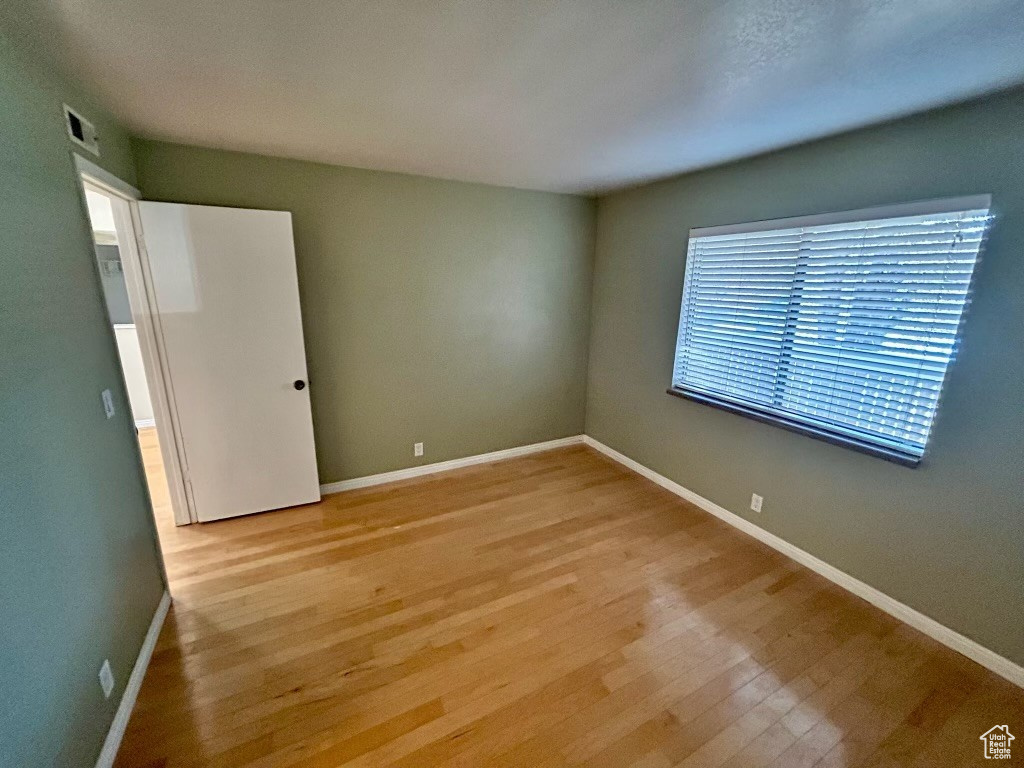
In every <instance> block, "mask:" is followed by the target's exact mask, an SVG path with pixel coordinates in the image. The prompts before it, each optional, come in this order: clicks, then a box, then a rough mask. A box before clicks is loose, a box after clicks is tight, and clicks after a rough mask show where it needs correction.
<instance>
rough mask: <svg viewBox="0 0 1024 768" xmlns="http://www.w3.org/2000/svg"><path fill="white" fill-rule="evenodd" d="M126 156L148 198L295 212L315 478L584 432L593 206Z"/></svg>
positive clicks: (304, 171) (266, 165) (260, 161)
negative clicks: (417, 447)
mask: <svg viewBox="0 0 1024 768" xmlns="http://www.w3.org/2000/svg"><path fill="white" fill-rule="evenodd" d="M133 147H134V153H135V159H136V163H137V168H138V173H139V185H140V187H141V189H142V192H143V195H144V196H145V197H146V198H147V199H150V200H174V201H179V202H188V203H200V204H206V205H226V206H238V207H246V208H271V209H281V210H287V211H291V212H292V215H293V226H294V229H295V246H296V260H297V263H298V273H299V293H300V297H301V301H302V315H303V323H304V327H305V336H306V357H307V359H308V361H309V376H310V380H311V382H312V383H311V386H310V393H311V395H312V401H313V424H314V429H315V432H316V445H317V457H318V462H319V468H320V477H321V482H332V481H338V480H345V479H349V478H353V477H360V476H363V475H369V474H375V473H378V472H386V471H389V470H394V469H400V468H405V467H410V466H414V465H416V464H426V463H433V462H437V461H444V460H447V459H454V458H458V457H463V456H470V455H473V454H478V453H484V452H487V451H494V450H498V449H501V448H510V447H513V446H517V445H524V444H527V443H535V442H538V441H542V440H550V439H553V438H558V437H565V436H567V435H577V434H580V432H582V431H583V418H584V407H585V386H586V356H587V340H588V328H589V302H590V282H591V265H592V260H593V227H594V208H595V205H594V202H593V201H592V200H588V199H584V198H580V197H573V196H569V195H556V194H549V193H543V192H527V191H522V190H514V189H507V188H500V187H490V186H483V185H479V184H466V183H461V182H452V181H441V180H437V179H429V178H424V177H418V176H407V175H402V174H395V173H383V172H378V171H365V170H358V169H353V168H342V167H337V166H330V165H320V164H315V163H306V162H299V161H295V160H285V159H279V158H269V157H262V156H258V155H248V154H242V153H235V152H222V151H216V150H207V149H199V148H195V147H186V146H180V145H173V144H166V143H159V142H152V141H142V140H140V141H136V142H135V143H134V145H133ZM421 441H422V442H425V443H426V446H425V448H426V452H425V455H424V456H423V457H422V458H421V459H415V458H413V455H412V453H413V451H412V446H413V443H414V442H421Z"/></svg>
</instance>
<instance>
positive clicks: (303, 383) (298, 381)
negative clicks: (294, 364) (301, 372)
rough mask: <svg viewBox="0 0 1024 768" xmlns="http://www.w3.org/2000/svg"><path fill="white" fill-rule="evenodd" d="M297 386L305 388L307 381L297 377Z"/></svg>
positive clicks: (297, 387)
mask: <svg viewBox="0 0 1024 768" xmlns="http://www.w3.org/2000/svg"><path fill="white" fill-rule="evenodd" d="M295 388H296V389H305V388H306V382H304V381H303V380H302V379H296V380H295Z"/></svg>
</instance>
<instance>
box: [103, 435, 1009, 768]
mask: <svg viewBox="0 0 1024 768" xmlns="http://www.w3.org/2000/svg"><path fill="white" fill-rule="evenodd" d="M148 463H152V462H148ZM165 522H166V521H165ZM160 533H161V536H162V540H163V543H164V549H165V557H166V560H167V566H168V570H169V575H170V578H171V581H172V594H173V596H174V600H175V602H174V606H173V608H172V610H171V614H170V615H169V617H168V620H167V623H166V625H165V627H164V630H163V633H162V634H161V636H160V641H159V645H158V647H157V650H156V652H155V654H154V656H153V660H152V663H151V665H150V668H149V672H148V674H147V676H146V680H145V683H144V685H143V689H142V692H141V694H140V696H139V700H138V704H137V707H136V709H135V712H134V714H133V716H132V718H131V722H130V724H129V727H128V732H127V734H126V736H125V739H124V742H123V746H122V748H121V753H120V755H119V757H118V761H117V765H118V766H120V767H121V768H127V767H128V766H132V767H143V766H144V767H146V768H157V767H158V766H159V767H160V768H170V767H172V766H173V767H174V768H179V767H180V768H195V767H198V766H209V767H213V768H235V767H238V766H250V767H251V768H267V767H269V766H274V767H275V768H276V767H278V766H282V767H283V766H306V767H310V768H312V767H313V766H324V767H333V766H342V765H347V766H384V765H394V766H466V767H469V766H517V767H518V766H529V767H530V768H546V767H549V766H564V765H584V766H616V767H617V766H637V767H641V766H642V767H643V768H668V767H669V766H721V767H723V768H725V767H727V768H756V767H764V766H776V767H778V768H799V767H800V766H812V765H816V766H827V767H829V768H838V767H839V766H845V767H847V768H850V767H852V766H859V767H862V768H891V767H893V766H922V767H924V766H929V767H931V766H969V765H986V764H990V763H989V761H986V760H985V759H984V757H983V752H982V747H983V744H982V742H981V741H980V740H979V738H978V737H979V736H980V735H981V734H982V733H983V732H984V731H986V730H988V729H989V728H990V727H991V726H993V725H996V724H1000V725H1002V724H1008V725H1009V727H1010V731H1011V732H1013V733H1018V732H1020V733H1018V735H1019V736H1020V737H1021V739H1022V740H1021V741H1020V743H1021V744H1024V692H1022V691H1021V690H1020V689H1018V688H1016V687H1014V686H1012V685H1011V684H1009V683H1007V682H1005V681H1003V680H1001V679H999V678H998V677H996V676H995V675H992V674H991V673H989V672H987V671H986V670H984V669H983V668H981V667H979V666H977V665H975V664H974V663H973V662H970V661H968V660H966V659H964V658H963V657H960V656H959V655H957V654H955V653H953V652H952V651H949V650H948V649H945V648H943V647H941V646H939V645H938V644H937V643H934V642H933V641H931V640H930V639H928V638H926V637H924V636H923V635H921V634H919V633H917V632H916V631H914V630H912V629H910V628H909V627H907V626H906V625H903V624H901V623H900V622H898V621H896V620H894V619H892V618H890V617H888V616H887V615H885V614H883V613H881V612H880V611H878V610H877V609H875V608H873V607H872V606H870V605H868V604H866V603H864V602H862V601H860V600H859V599H857V598H855V597H853V596H851V595H849V594H848V593H846V592H844V591H842V590H840V589H839V588H837V587H835V586H833V585H831V584H830V583H828V582H826V581H825V580H823V579H822V578H820V577H818V576H817V575H816V574H813V573H812V572H810V571H808V570H807V569H805V568H803V567H802V566H799V565H797V564H796V563H794V562H792V561H790V560H787V559H786V558H784V557H782V556H781V555H779V554H778V553H776V552H774V551H773V550H770V549H768V548H767V547H765V546H763V545H761V544H760V543H758V542H756V541H754V540H752V539H750V538H748V537H746V536H744V535H743V534H740V533H738V532H736V531H734V530H733V529H731V528H729V527H728V526H726V525H725V524H724V523H721V522H720V521H718V520H716V519H715V518H713V517H711V516H709V515H707V514H706V513H704V512H701V511H700V510H698V509H696V508H694V507H692V506H690V505H688V504H687V503H685V502H683V501H682V500H680V499H679V498H677V497H675V496H673V495H671V494H670V493H668V492H667V491H665V490H663V489H662V488H659V487H658V486H656V485H654V484H653V483H650V482H648V481H647V480H645V479H643V478H641V477H639V476H637V475H635V474H633V473H631V472H629V471H628V470H626V469H624V468H622V467H620V466H619V465H617V464H615V463H613V462H611V461H610V460H608V459H607V458H605V457H604V456H602V455H600V454H598V453H596V452H593V451H591V450H590V449H588V448H584V447H582V446H580V447H573V448H567V449H560V450H554V451H549V452H546V453H542V454H535V455H532V456H526V457H523V458H518V459H514V460H510V461H505V462H501V463H495V464H490V465H482V466H478V467H471V468H467V469H463V470H458V471H455V472H450V473H446V474H444V475H436V476H433V477H426V478H420V479H417V480H411V481H407V482H403V483H399V484H394V485H390V486H382V487H377V488H367V489H362V490H358V491H351V492H348V493H343V494H338V495H335V496H330V497H327V498H326V499H325V500H324V501H323V502H322V503H320V504H317V505H313V506H308V507H302V508H296V509H290V510H283V511H279V512H271V513H266V514H263V515H256V516H252V517H248V518H241V519H235V520H228V521H223V522H217V523H209V524H205V525H202V526H190V527H186V528H177V529H175V528H173V526H168V525H166V524H161V525H160ZM1020 750H1021V752H1022V755H1021V756H1019V757H1017V756H1015V759H1017V760H1024V747H1021V748H1020ZM1011 764H1012V761H1011Z"/></svg>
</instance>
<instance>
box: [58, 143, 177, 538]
mask: <svg viewBox="0 0 1024 768" xmlns="http://www.w3.org/2000/svg"><path fill="white" fill-rule="evenodd" d="M75 163H76V166H77V167H78V170H79V173H80V177H81V181H82V187H81V189H82V193H83V202H84V204H85V205H84V207H85V208H86V212H87V214H88V219H89V223H90V226H91V229H92V235H93V243H94V248H95V257H96V266H97V274H98V275H99V281H100V284H101V287H102V292H103V298H104V303H105V305H106V308H107V316H108V321H109V322H110V326H111V332H112V335H113V337H114V340H115V342H116V348H117V354H118V359H119V362H120V366H121V372H122V375H123V377H124V382H125V389H126V391H127V394H128V401H129V407H130V409H131V412H132V413H131V416H132V420H133V421H134V426H135V431H136V435H137V438H138V442H139V454H140V457H141V459H142V465H143V469H144V473H145V479H146V482H147V485H148V488H149V495H150V499H151V502H152V506H153V516H154V521H155V523H156V529H157V534H158V537H159V540H160V546H161V549H162V550H163V551H164V552H166V551H167V550H168V548H173V542H174V541H175V540H176V539H177V535H176V533H175V532H176V531H180V530H181V529H180V528H179V526H183V525H188V524H189V523H191V522H193V521H194V516H193V514H192V511H191V510H192V505H191V499H190V497H189V494H188V487H187V483H186V481H185V478H186V476H187V475H186V469H185V463H184V451H183V449H182V447H181V445H180V438H179V436H178V429H177V422H176V420H175V418H174V416H175V414H174V409H173V391H172V389H171V387H170V381H169V377H168V376H167V374H166V367H165V366H164V365H163V362H162V360H161V353H160V344H159V334H160V326H159V318H158V317H157V315H156V313H155V312H153V304H152V302H151V297H150V296H149V295H148V293H147V289H146V280H145V279H144V277H143V269H144V258H143V256H142V253H143V250H142V249H141V246H140V240H139V238H138V237H137V232H138V231H139V230H138V223H137V216H138V214H137V201H138V197H139V195H138V191H137V190H135V189H134V188H133V187H131V186H130V185H128V184H125V183H124V182H122V181H121V180H120V179H117V178H116V177H113V176H111V175H110V174H107V173H106V172H105V171H103V169H101V168H99V167H98V166H95V165H94V164H92V163H90V162H89V161H88V160H86V159H84V158H82V157H80V156H78V155H76V156H75Z"/></svg>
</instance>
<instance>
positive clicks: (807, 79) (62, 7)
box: [19, 0, 1024, 192]
mask: <svg viewBox="0 0 1024 768" xmlns="http://www.w3.org/2000/svg"><path fill="white" fill-rule="evenodd" d="M19 2H20V3H21V5H22V6H23V7H24V9H25V11H26V15H25V16H24V17H23V19H22V23H23V24H24V28H25V29H28V30H29V32H30V34H31V35H33V36H34V37H35V39H36V42H37V43H38V44H39V45H40V46H42V47H44V48H45V49H47V50H48V52H49V53H51V54H53V55H55V56H58V57H60V58H62V59H63V63H64V65H65V66H67V67H71V68H73V69H74V70H75V72H76V74H77V76H78V78H79V79H80V80H81V81H82V82H83V83H84V84H85V85H87V86H89V87H90V88H91V89H92V90H93V91H94V92H95V93H96V94H97V95H99V96H100V97H101V99H102V100H103V101H104V102H105V103H106V104H107V105H108V106H109V107H110V109H111V110H112V111H113V112H114V114H115V115H116V116H117V117H119V118H120V119H121V120H122V121H124V122H125V123H126V124H127V126H128V127H129V128H130V129H132V130H134V131H135V132H137V133H139V134H141V135H144V136H148V137H154V138H161V139H168V140H173V141H178V142H185V143H191V144H199V145H204V146H211V147H222V148H228V149H237V150H245V151H251V152H259V153H263V154H270V155H281V156H286V157H295V158H303V159H309V160H318V161H324V162H329V163H337V164H341V165H353V166H360V167H366V168H379V169H385V170H395V171H406V172H410V173H419V174H426V175H430V176H439V177H444V178H453V179H463V180H469V181H482V182H487V183H491V184H502V185H509V186H515V187H526V188H533V189H547V190H558V191H567V192H594V191H600V190H605V189H610V188H614V187H620V186H625V185H631V184H636V183H638V182H641V181H645V180H649V179H652V178H658V177H663V176H667V175H670V174H674V173H678V172H680V171H687V170H691V169H694V168H699V167H703V166H708V165H712V164H715V163H720V162H723V161H727V160H732V159H735V158H738V157H742V156H747V155H751V154H755V153H757V152H761V151H764V150H768V149H774V148H777V147H781V146H785V145H789V144H794V143H797V142H801V141H805V140H808V139H813V138H816V137H820V136H823V135H827V134H830V133H835V132H838V131H841V130H845V129H849V128H853V127H856V126H860V125H864V124H867V123H872V122H877V121H880V120H884V119H887V118H890V117H894V116H899V115H904V114H909V113H911V112H914V111H919V110H921V109H923V108H927V107H930V106H934V105H938V104H942V103H948V102H951V101H956V100H959V99H963V98H965V97H968V96H972V95H976V94H980V93H984V92H986V91H990V90H993V89H996V88H999V87H1003V86H1007V85H1011V84H1014V83H1018V82H1024V2H1022V1H1021V0H706V1H700V0H674V1H670V0H290V1H286V0H19ZM26 20H27V21H26Z"/></svg>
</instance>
